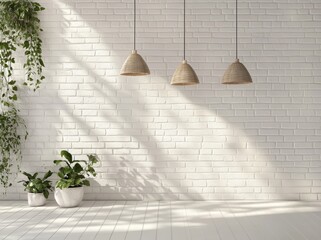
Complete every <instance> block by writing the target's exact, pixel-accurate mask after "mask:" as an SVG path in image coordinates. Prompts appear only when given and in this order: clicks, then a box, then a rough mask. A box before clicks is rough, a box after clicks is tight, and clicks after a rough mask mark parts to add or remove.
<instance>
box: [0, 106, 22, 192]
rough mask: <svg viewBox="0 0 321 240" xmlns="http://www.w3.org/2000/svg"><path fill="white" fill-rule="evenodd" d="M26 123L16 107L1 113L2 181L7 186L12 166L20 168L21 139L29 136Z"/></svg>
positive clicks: (0, 153) (0, 148)
mask: <svg viewBox="0 0 321 240" xmlns="http://www.w3.org/2000/svg"><path fill="white" fill-rule="evenodd" d="M25 129H26V125H25V123H24V121H23V119H22V118H21V117H20V116H19V115H18V111H17V110H16V109H15V108H11V109H10V110H7V111H5V112H3V113H2V114H0V155H1V161H0V183H1V185H3V186H4V187H5V188H7V187H10V186H11V185H12V184H11V182H10V181H9V180H10V175H11V174H12V171H11V168H12V167H13V166H14V165H15V166H16V167H17V168H18V170H20V167H19V166H20V161H21V141H22V140H23V138H24V139H26V138H27V135H28V133H27V132H26V131H25Z"/></svg>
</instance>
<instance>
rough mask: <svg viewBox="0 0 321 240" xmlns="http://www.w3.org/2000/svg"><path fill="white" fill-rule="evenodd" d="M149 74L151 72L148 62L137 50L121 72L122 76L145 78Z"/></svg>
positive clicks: (130, 56)
mask: <svg viewBox="0 0 321 240" xmlns="http://www.w3.org/2000/svg"><path fill="white" fill-rule="evenodd" d="M149 74H150V71H149V68H148V66H147V64H146V62H145V61H144V59H143V58H142V56H140V55H139V54H138V53H137V51H136V50H133V51H132V53H131V54H130V55H129V56H128V58H127V59H126V61H125V63H124V65H123V66H122V68H121V71H120V75H124V76H143V75H149Z"/></svg>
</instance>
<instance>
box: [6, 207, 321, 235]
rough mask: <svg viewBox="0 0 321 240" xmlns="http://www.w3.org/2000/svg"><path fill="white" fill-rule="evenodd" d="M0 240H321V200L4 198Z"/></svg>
mask: <svg viewBox="0 0 321 240" xmlns="http://www.w3.org/2000/svg"><path fill="white" fill-rule="evenodd" d="M0 239H12V240H17V239H26V240H31V239H51V240H53V239H56V240H63V239H69V240H71V239H73V240H82V239H84V240H90V239H97V240H98V239H102V240H125V239H126V240H217V239H220V240H261V239H266V240H288V239H289V240H290V239H292V240H294V239H297V240H320V239H321V202H244V201H240V202H236V201H232V202H226V201H225V202H223V201H222V202H110V201H97V202H93V201H88V202H83V204H82V205H81V207H78V208H72V209H63V208H58V207H57V205H56V204H55V203H54V202H49V203H48V204H47V206H44V207H38V208H31V207H28V206H27V204H26V202H8V201H0Z"/></svg>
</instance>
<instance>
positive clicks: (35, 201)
mask: <svg viewBox="0 0 321 240" xmlns="http://www.w3.org/2000/svg"><path fill="white" fill-rule="evenodd" d="M45 204H46V198H45V196H44V195H43V193H28V205H29V206H30V207H39V206H43V205H45Z"/></svg>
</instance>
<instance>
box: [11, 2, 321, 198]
mask: <svg viewBox="0 0 321 240" xmlns="http://www.w3.org/2000/svg"><path fill="white" fill-rule="evenodd" d="M40 2H41V3H42V4H43V5H44V6H45V7H46V10H45V11H44V12H43V14H42V16H41V19H42V26H43V28H44V32H43V41H44V49H45V51H44V57H45V62H46V66H47V67H46V76H47V79H46V81H45V83H44V84H43V85H42V87H41V89H40V91H38V92H36V93H32V92H29V93H24V94H22V95H23V96H22V99H23V101H22V102H21V104H20V108H21V113H22V115H23V116H24V117H25V119H26V121H27V125H28V129H29V133H30V136H29V139H28V141H27V142H26V144H25V146H24V150H23V152H24V159H23V169H24V170H28V171H34V170H37V171H43V170H44V168H43V167H44V166H45V167H46V168H51V167H52V161H53V160H54V159H55V158H57V157H58V152H59V151H60V150H61V149H68V150H70V151H71V152H72V153H74V154H76V155H77V157H79V156H78V155H83V154H86V153H92V152H93V153H97V154H98V155H99V156H100V157H101V164H100V166H99V167H98V168H97V170H98V172H99V174H98V177H97V178H96V179H95V181H92V187H91V188H87V189H86V191H87V194H86V198H87V199H204V200H207V199H301V200H317V199H321V161H320V153H321V149H320V148H321V125H320V117H321V104H320V103H321V84H320V83H321V78H320V76H321V24H320V21H321V3H320V0H291V1H284V0H272V1H261V0H260V1H258V0H256V1H255V0H244V1H242V0H240V1H239V2H240V3H239V7H240V9H239V12H240V16H239V19H240V24H239V25H240V34H239V35H240V49H241V51H240V55H241V56H242V58H241V60H242V61H243V62H244V63H245V65H246V66H247V67H248V69H249V71H250V72H251V75H252V77H253V80H254V84H252V85H244V86H225V85H221V84H220V79H221V77H222V75H223V73H224V70H225V69H226V68H227V67H228V65H229V64H230V63H231V62H232V61H233V60H234V41H235V40H234V28H233V26H234V15H233V12H234V6H235V4H234V0H228V1H219V0H211V1H209V0H195V1H192V0H188V1H187V7H188V10H187V13H188V15H187V20H188V22H187V31H188V32H187V42H188V44H187V56H188V60H189V62H190V63H191V64H192V66H193V67H194V69H195V70H196V72H197V74H198V76H199V78H200V81H201V84H200V85H198V86H192V87H177V86H176V87H175V86H171V85H170V84H169V81H170V78H171V75H172V74H173V72H174V70H175V68H176V66H177V65H178V64H179V63H180V62H181V56H182V19H183V16H182V9H181V7H182V4H181V2H182V1H180V0H174V1H173V0H138V14H139V15H138V20H139V22H138V29H137V31H138V39H137V42H138V49H139V52H140V53H141V54H142V55H143V56H144V57H145V59H146V60H147V62H148V64H149V67H150V69H151V73H152V74H151V76H149V77H136V78H127V77H120V76H118V73H119V71H120V67H121V65H122V63H123V61H124V60H125V58H126V57H127V55H128V54H129V53H130V51H131V50H132V26H133V23H132V22H131V19H132V15H131V12H132V8H131V7H132V2H133V1H131V0H118V1H116V0H113V1H111V0H109V1H101V0H81V1H79V0H55V1H47V0H40ZM289 2H291V3H289ZM15 192H18V193H15ZM7 198H12V199H19V198H25V194H24V193H23V189H22V187H21V186H18V187H13V188H11V189H9V192H8V195H7Z"/></svg>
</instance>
